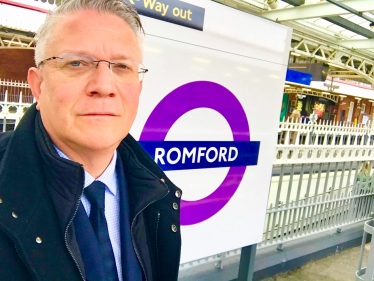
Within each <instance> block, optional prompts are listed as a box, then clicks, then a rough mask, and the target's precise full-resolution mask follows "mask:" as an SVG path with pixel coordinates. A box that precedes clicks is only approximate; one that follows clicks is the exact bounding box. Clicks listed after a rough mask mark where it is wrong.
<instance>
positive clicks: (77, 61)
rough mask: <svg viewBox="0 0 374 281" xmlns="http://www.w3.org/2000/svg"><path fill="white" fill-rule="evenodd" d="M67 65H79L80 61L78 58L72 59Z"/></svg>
mask: <svg viewBox="0 0 374 281" xmlns="http://www.w3.org/2000/svg"><path fill="white" fill-rule="evenodd" d="M69 65H70V66H81V65H82V62H81V61H79V60H74V61H71V62H69Z"/></svg>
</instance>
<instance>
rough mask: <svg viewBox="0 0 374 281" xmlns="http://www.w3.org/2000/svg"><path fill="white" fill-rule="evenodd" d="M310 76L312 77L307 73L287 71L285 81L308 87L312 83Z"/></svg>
mask: <svg viewBox="0 0 374 281" xmlns="http://www.w3.org/2000/svg"><path fill="white" fill-rule="evenodd" d="M312 76H313V75H312V74H309V73H305V72H301V71H296V70H292V69H287V74H286V81H288V82H293V83H299V84H304V85H310V83H311V82H312Z"/></svg>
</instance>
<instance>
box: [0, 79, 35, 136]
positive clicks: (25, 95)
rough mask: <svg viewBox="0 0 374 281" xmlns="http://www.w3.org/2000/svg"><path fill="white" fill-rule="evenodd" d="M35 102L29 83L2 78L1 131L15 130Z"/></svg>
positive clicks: (0, 94)
mask: <svg viewBox="0 0 374 281" xmlns="http://www.w3.org/2000/svg"><path fill="white" fill-rule="evenodd" d="M33 102H34V98H33V96H32V94H31V90H30V87H29V85H28V84H27V83H25V82H19V81H11V80H2V79H0V125H1V126H0V128H2V130H1V131H3V132H4V131H9V130H13V129H14V128H15V126H17V124H18V122H19V120H20V119H21V117H22V116H23V114H24V113H25V112H26V110H27V109H28V108H29V107H30V105H31V104H32V103H33Z"/></svg>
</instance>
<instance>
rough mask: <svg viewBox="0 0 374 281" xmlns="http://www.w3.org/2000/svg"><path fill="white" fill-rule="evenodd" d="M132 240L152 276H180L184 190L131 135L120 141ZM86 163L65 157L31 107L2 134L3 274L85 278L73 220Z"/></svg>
mask: <svg viewBox="0 0 374 281" xmlns="http://www.w3.org/2000/svg"><path fill="white" fill-rule="evenodd" d="M117 151H118V155H119V156H120V157H121V159H122V162H123V165H124V172H125V175H126V179H127V181H128V185H129V194H130V195H129V199H130V222H131V235H132V239H133V246H134V249H135V252H136V254H137V256H138V259H139V262H140V264H141V267H142V270H143V273H144V274H145V276H146V280H147V281H173V280H177V278H178V268H179V260H180V247H181V238H180V223H179V221H180V220H179V206H180V195H181V190H180V189H178V188H177V187H176V186H175V185H174V184H173V183H171V182H170V180H169V179H168V178H167V177H166V176H165V174H164V173H163V172H162V171H161V169H160V168H159V167H158V166H157V165H156V164H155V163H154V161H153V160H152V159H151V158H150V157H149V156H148V155H147V153H146V152H145V151H144V150H143V149H142V148H141V147H140V146H139V144H138V143H137V142H136V141H135V140H134V139H133V138H132V137H131V136H130V135H128V136H127V137H126V138H125V139H124V140H123V141H122V142H121V144H120V145H119V147H118V149H117ZM83 181H84V170H83V167H82V165H81V164H78V163H75V162H72V161H69V160H66V159H63V158H60V157H59V156H58V154H57V153H56V151H55V149H54V147H53V145H52V142H51V140H50V138H49V136H48V134H47V133H46V131H45V129H44V127H43V125H42V122H41V119H40V114H39V112H38V111H37V110H36V109H35V105H33V106H32V107H31V108H30V109H29V110H28V111H27V112H26V114H25V116H24V117H23V118H22V120H21V122H20V123H19V125H18V127H17V128H16V130H15V131H14V132H7V133H3V134H0V280H2V281H8V280H22V281H27V280H46V281H52V280H69V281H74V280H83V279H84V277H85V273H84V267H83V262H82V259H81V256H80V252H79V248H78V245H77V242H76V239H75V231H74V225H73V224H72V220H73V218H74V216H75V213H76V210H77V207H78V203H79V198H80V196H81V194H82V192H83Z"/></svg>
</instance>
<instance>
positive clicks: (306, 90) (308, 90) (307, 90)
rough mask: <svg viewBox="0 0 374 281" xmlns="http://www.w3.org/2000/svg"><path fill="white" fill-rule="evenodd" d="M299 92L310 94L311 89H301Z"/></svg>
mask: <svg viewBox="0 0 374 281" xmlns="http://www.w3.org/2000/svg"><path fill="white" fill-rule="evenodd" d="M301 91H305V92H310V91H311V89H307V88H302V89H301Z"/></svg>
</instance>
